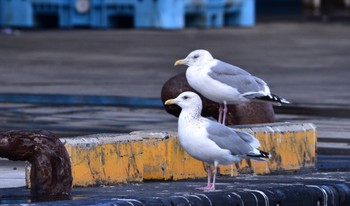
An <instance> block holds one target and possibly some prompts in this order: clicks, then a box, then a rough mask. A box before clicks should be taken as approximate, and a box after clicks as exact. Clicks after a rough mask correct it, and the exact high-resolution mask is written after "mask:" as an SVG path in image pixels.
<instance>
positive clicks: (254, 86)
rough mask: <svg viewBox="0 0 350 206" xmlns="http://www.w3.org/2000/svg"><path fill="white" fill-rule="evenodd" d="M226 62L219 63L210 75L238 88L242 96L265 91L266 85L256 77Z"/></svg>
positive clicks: (211, 70)
mask: <svg viewBox="0 0 350 206" xmlns="http://www.w3.org/2000/svg"><path fill="white" fill-rule="evenodd" d="M227 65H229V64H227V63H225V62H218V63H217V64H216V65H215V66H213V67H211V68H210V72H209V73H208V75H209V76H210V77H211V78H213V79H215V80H217V81H219V82H221V83H224V84H227V85H229V86H230V87H233V88H236V89H237V90H238V92H240V93H241V94H244V93H247V92H259V91H265V87H266V86H267V85H266V83H265V82H264V81H263V80H262V79H259V78H257V77H255V76H252V75H251V74H249V73H248V72H246V71H244V70H243V69H240V68H239V67H235V66H233V65H229V66H231V67H229V66H227Z"/></svg>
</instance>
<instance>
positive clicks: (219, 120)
mask: <svg viewBox="0 0 350 206" xmlns="http://www.w3.org/2000/svg"><path fill="white" fill-rule="evenodd" d="M223 109H224V108H223V105H222V104H219V118H218V122H219V123H220V124H221V122H222V112H223Z"/></svg>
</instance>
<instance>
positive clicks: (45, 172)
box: [0, 130, 73, 199]
mask: <svg viewBox="0 0 350 206" xmlns="http://www.w3.org/2000/svg"><path fill="white" fill-rule="evenodd" d="M0 157H4V158H8V159H10V160H14V161H28V162H29V163H30V164H31V165H32V166H31V171H30V182H31V191H30V192H31V195H32V197H33V198H36V199H69V198H70V197H71V190H72V181H73V178H72V171H71V164H70V160H69V156H68V153H67V150H66V148H65V147H64V145H63V143H62V142H61V141H60V140H59V138H57V137H56V136H54V135H53V134H52V133H50V132H48V131H28V130H18V131H15V130H13V131H7V132H3V133H0Z"/></svg>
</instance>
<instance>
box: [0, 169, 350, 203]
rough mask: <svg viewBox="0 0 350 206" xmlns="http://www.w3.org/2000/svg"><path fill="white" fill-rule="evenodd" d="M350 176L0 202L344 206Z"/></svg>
mask: <svg viewBox="0 0 350 206" xmlns="http://www.w3.org/2000/svg"><path fill="white" fill-rule="evenodd" d="M349 178H350V173H349V172H331V173H316V172H313V173H307V174H297V173H295V174H293V175H264V176H262V175H261V176H259V175H258V176H257V175H245V176H240V177H219V178H218V180H217V183H218V184H217V190H216V191H211V192H203V191H199V190H196V189H195V188H196V187H200V186H203V185H204V184H205V182H206V179H205V178H203V179H197V180H186V181H171V182H167V181H165V182H164V181H162V182H158V181H152V182H144V183H128V184H120V185H114V186H99V187H84V188H74V189H73V197H72V200H64V201H54V202H46V201H44V202H32V201H33V200H32V199H30V197H29V193H28V190H26V189H25V188H12V189H0V194H1V196H0V197H1V198H0V203H3V204H4V203H12V204H20V203H22V204H23V203H30V202H31V203H32V204H33V205H47V204H50V205H239V206H241V205H259V206H260V205H299V206H304V205H305V206H309V205H348V204H349V203H350V184H349Z"/></svg>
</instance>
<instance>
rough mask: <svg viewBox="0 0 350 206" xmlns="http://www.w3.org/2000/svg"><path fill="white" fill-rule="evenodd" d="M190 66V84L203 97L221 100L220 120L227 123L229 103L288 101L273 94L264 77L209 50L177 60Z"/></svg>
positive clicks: (192, 53) (188, 70)
mask: <svg viewBox="0 0 350 206" xmlns="http://www.w3.org/2000/svg"><path fill="white" fill-rule="evenodd" d="M177 65H187V66H188V68H187V70H186V79H187V81H188V83H189V84H190V86H191V87H192V88H193V89H195V90H196V91H197V92H199V93H200V94H202V95H203V96H204V97H206V98H208V99H210V100H212V101H214V102H217V103H219V105H220V107H219V118H218V121H219V122H220V123H222V124H225V120H226V114H227V104H243V103H248V102H251V101H263V102H271V103H272V104H274V105H279V106H280V105H281V104H282V103H289V102H288V101H287V100H285V99H284V98H281V97H278V96H277V95H274V94H271V93H270V89H269V87H268V86H267V84H266V83H265V82H264V80H262V79H260V78H258V77H255V76H253V75H251V74H250V73H248V72H247V71H245V70H243V69H241V68H239V67H236V66H233V65H231V64H228V63H225V62H223V61H220V60H218V59H214V58H213V56H212V55H211V54H210V53H209V52H208V51H206V50H202V49H200V50H195V51H192V52H191V53H190V54H189V55H188V56H187V57H186V58H185V59H180V60H177V61H176V62H175V66H177Z"/></svg>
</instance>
